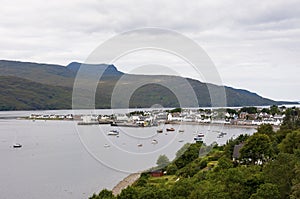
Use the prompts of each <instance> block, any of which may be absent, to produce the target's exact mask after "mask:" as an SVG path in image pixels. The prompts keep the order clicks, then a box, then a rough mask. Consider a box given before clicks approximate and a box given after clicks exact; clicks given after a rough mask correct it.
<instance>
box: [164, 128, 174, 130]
mask: <svg viewBox="0 0 300 199" xmlns="http://www.w3.org/2000/svg"><path fill="white" fill-rule="evenodd" d="M166 130H167V131H175V129H174V128H167V129H166Z"/></svg>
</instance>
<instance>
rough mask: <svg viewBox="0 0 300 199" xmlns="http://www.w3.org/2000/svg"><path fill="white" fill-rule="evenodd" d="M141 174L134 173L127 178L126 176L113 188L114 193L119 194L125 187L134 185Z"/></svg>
mask: <svg viewBox="0 0 300 199" xmlns="http://www.w3.org/2000/svg"><path fill="white" fill-rule="evenodd" d="M140 176H141V173H132V174H130V175H129V176H127V177H126V178H124V179H123V180H122V181H121V182H119V183H118V184H117V185H116V186H115V187H114V188H113V189H112V193H113V194H114V195H115V196H117V195H119V194H120V193H121V191H122V190H123V189H125V188H126V187H128V186H130V185H132V184H133V183H134V182H135V181H137V180H138V179H139V178H140Z"/></svg>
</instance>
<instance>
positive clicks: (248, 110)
mask: <svg viewBox="0 0 300 199" xmlns="http://www.w3.org/2000/svg"><path fill="white" fill-rule="evenodd" d="M240 112H246V113H249V114H254V113H257V108H256V107H243V108H241V110H240Z"/></svg>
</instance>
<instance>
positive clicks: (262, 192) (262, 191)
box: [250, 183, 280, 199]
mask: <svg viewBox="0 0 300 199" xmlns="http://www.w3.org/2000/svg"><path fill="white" fill-rule="evenodd" d="M250 199H280V194H279V190H278V186H277V185H274V184H271V183H266V184H262V185H260V187H259V188H258V189H257V191H256V193H255V194H252V196H251V197H250Z"/></svg>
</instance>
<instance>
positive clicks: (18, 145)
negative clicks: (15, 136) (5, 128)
mask: <svg viewBox="0 0 300 199" xmlns="http://www.w3.org/2000/svg"><path fill="white" fill-rule="evenodd" d="M13 147H14V148H21V147H22V144H19V143H15V144H14V145H13Z"/></svg>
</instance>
